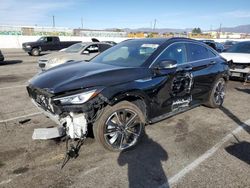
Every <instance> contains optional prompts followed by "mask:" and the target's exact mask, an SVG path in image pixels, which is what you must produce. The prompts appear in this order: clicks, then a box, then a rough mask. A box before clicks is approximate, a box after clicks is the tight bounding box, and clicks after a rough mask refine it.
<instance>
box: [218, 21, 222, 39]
mask: <svg viewBox="0 0 250 188" xmlns="http://www.w3.org/2000/svg"><path fill="white" fill-rule="evenodd" d="M221 26H222V24H220V31H219V38H220V36H221Z"/></svg>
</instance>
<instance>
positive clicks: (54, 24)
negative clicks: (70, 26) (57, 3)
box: [52, 15, 56, 27]
mask: <svg viewBox="0 0 250 188" xmlns="http://www.w3.org/2000/svg"><path fill="white" fill-rule="evenodd" d="M52 18H53V27H55V26H56V23H55V16H54V15H53V16H52Z"/></svg>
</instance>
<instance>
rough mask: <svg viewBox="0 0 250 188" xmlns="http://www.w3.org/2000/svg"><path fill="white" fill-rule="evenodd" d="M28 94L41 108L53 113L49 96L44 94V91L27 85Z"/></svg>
mask: <svg viewBox="0 0 250 188" xmlns="http://www.w3.org/2000/svg"><path fill="white" fill-rule="evenodd" d="M27 90H28V93H29V96H30V97H31V98H32V99H33V100H34V102H36V103H37V104H38V105H39V106H40V107H41V108H42V109H43V110H45V111H49V112H51V113H53V114H54V109H53V106H52V105H51V97H50V96H48V95H47V94H46V92H44V91H42V90H40V89H36V88H32V87H30V86H28V87H27Z"/></svg>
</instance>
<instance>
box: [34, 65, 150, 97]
mask: <svg viewBox="0 0 250 188" xmlns="http://www.w3.org/2000/svg"><path fill="white" fill-rule="evenodd" d="M149 76H150V71H149V69H147V68H141V67H140V68H126V67H118V66H112V65H107V64H99V63H82V62H73V63H67V64H63V65H60V66H57V67H55V68H52V69H49V70H48V71H45V72H42V73H40V74H38V75H36V76H35V77H34V78H33V79H32V80H31V81H30V84H31V85H32V86H33V87H36V88H40V89H46V90H47V91H49V92H51V93H54V94H57V93H62V92H66V91H72V90H76V89H84V88H89V87H98V86H104V87H107V86H112V85H116V84H122V83H125V82H130V81H134V80H137V79H142V78H148V77H149Z"/></svg>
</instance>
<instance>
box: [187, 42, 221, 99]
mask: <svg viewBox="0 0 250 188" xmlns="http://www.w3.org/2000/svg"><path fill="white" fill-rule="evenodd" d="M186 47H187V54H188V56H187V57H188V62H189V65H190V67H191V69H192V70H191V71H190V73H191V76H192V78H193V86H192V87H193V89H192V91H191V95H192V100H193V103H194V104H195V103H202V102H204V101H205V100H206V99H207V96H208V94H209V92H210V90H211V87H212V85H213V83H214V81H215V79H216V76H217V74H218V70H217V68H216V66H217V63H218V62H217V61H218V56H217V54H216V53H214V52H213V51H212V50H210V49H209V48H207V47H205V46H203V45H201V44H197V43H186Z"/></svg>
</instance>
